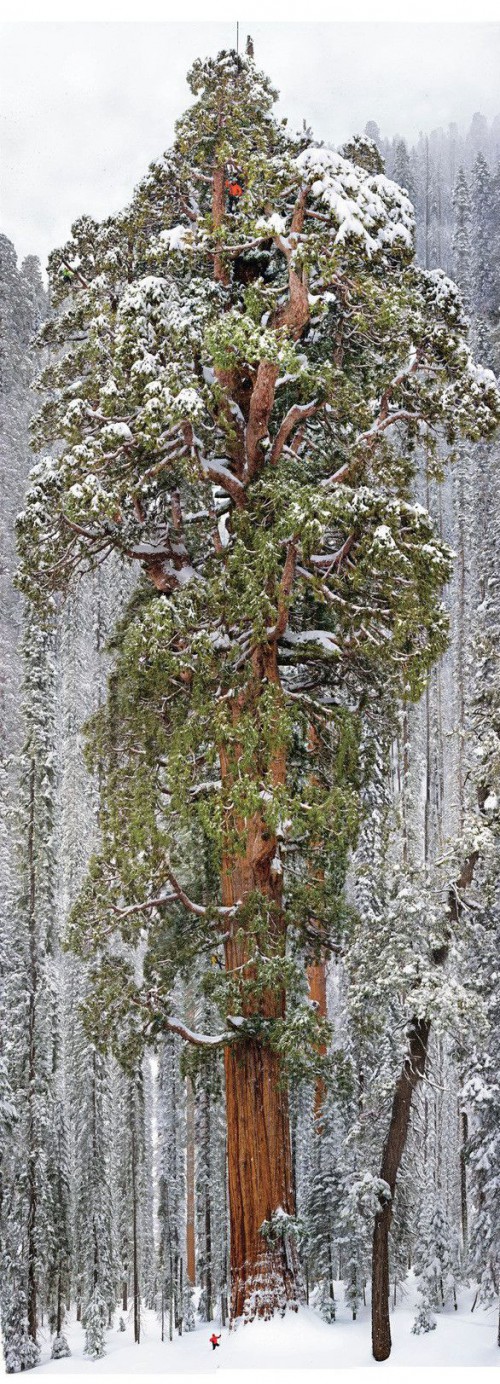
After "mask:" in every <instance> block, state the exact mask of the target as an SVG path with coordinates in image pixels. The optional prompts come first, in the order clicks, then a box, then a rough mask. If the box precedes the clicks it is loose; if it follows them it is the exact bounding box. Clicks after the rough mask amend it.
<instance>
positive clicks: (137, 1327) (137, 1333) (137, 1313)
mask: <svg viewBox="0 0 500 1384" xmlns="http://www.w3.org/2000/svg"><path fill="white" fill-rule="evenodd" d="M134 1118H135V1092H134V1109H133V1111H132V1121H133V1120H134ZM131 1152H132V1236H133V1272H134V1341H135V1342H136V1344H137V1345H139V1342H140V1339H141V1309H140V1289H139V1247H138V1243H137V1164H136V1141H135V1129H134V1125H133V1123H132V1150H131Z"/></svg>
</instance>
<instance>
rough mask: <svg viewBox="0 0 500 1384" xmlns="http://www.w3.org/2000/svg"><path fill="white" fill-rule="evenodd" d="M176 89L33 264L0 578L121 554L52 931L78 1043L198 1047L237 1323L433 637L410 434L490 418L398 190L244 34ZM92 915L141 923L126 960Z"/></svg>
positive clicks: (281, 1182) (455, 316)
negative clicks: (318, 992) (92, 826)
mask: <svg viewBox="0 0 500 1384" xmlns="http://www.w3.org/2000/svg"><path fill="white" fill-rule="evenodd" d="M189 81H190V86H191V90H192V93H193V95H194V96H195V98H197V99H196V100H195V101H194V103H193V105H192V106H191V107H190V108H189V110H188V111H187V113H186V115H185V116H184V117H183V118H182V119H181V120H180V121H179V122H178V125H177V135H176V142H175V145H174V147H173V149H172V151H170V152H169V153H168V154H167V155H166V156H165V159H164V160H163V162H161V163H159V164H157V165H155V166H153V168H152V169H151V170H150V174H149V176H148V177H147V178H146V179H145V181H144V183H143V184H142V185H141V187H140V188H139V189H138V191H137V194H136V196H135V198H134V200H133V202H132V204H131V206H130V207H129V208H128V209H127V210H126V211H125V212H124V213H123V214H122V215H121V216H118V217H115V218H111V219H110V220H108V221H107V222H104V223H103V224H102V225H98V224H97V223H96V222H94V221H92V220H91V218H88V217H83V218H81V219H80V221H79V222H77V223H76V224H75V226H74V227H73V233H72V238H71V240H70V241H69V243H68V244H67V245H66V246H65V247H64V248H63V249H62V250H61V251H56V252H54V254H53V256H52V257H51V266H50V269H51V283H52V291H53V297H54V302H55V304H56V307H57V306H58V311H56V314H55V316H54V317H53V318H52V319H51V321H50V323H49V324H48V327H47V330H46V331H45V333H44V336H43V340H44V344H45V346H50V347H53V348H54V350H53V357H52V361H51V364H50V365H49V367H48V368H47V369H46V370H45V372H44V375H43V387H44V388H45V390H46V391H47V393H46V397H45V401H44V403H43V406H42V410H41V414H40V418H39V422H38V427H37V430H36V434H35V438H36V445H37V446H38V447H40V448H41V447H43V446H47V445H49V446H50V447H51V448H53V449H54V448H55V450H54V451H53V454H52V456H51V457H50V458H45V459H43V460H42V461H41V462H40V464H39V465H38V466H37V467H36V468H35V471H34V472H33V474H32V482H31V487H30V491H29V494H28V497H27V502H26V506H25V510H24V513H23V515H22V516H21V518H20V521H19V542H20V547H21V551H22V555H23V572H22V576H21V583H22V585H23V587H24V589H25V590H26V592H27V593H29V595H30V597H31V598H32V599H33V600H35V601H39V600H40V599H43V598H45V600H46V599H47V597H49V599H50V595H51V592H53V591H54V590H55V589H59V588H60V587H63V588H64V587H65V586H66V585H67V583H68V582H69V581H70V580H71V579H72V578H74V577H75V576H77V575H78V574H79V573H80V572H81V571H82V569H86V568H88V567H89V566H90V567H92V566H95V565H97V564H99V563H100V562H101V561H102V560H103V558H104V557H105V556H106V555H107V554H108V553H110V552H115V553H117V554H118V555H119V556H120V557H121V558H122V559H123V561H125V562H127V563H128V562H134V563H137V564H138V565H139V566H140V568H142V571H143V574H144V579H143V581H142V582H141V584H140V586H139V588H138V591H137V594H136V598H135V599H134V601H132V602H131V604H130V607H129V610H128V614H127V617H126V618H125V619H124V620H123V622H122V625H121V629H120V631H119V634H118V636H117V639H116V642H115V654H116V663H115V671H114V674H113V677H112V680H111V684H110V697H109V703H108V707H107V708H106V709H105V710H103V712H102V713H101V714H100V715H98V716H97V717H96V718H95V719H94V722H93V726H92V727H91V730H90V732H89V757H90V761H91V762H93V763H94V764H95V765H97V764H98V765H99V768H100V773H101V775H102V783H103V796H102V812H101V831H102V845H101V848H100V850H99V852H98V853H97V854H96V856H95V858H94V860H93V862H92V865H91V869H90V872H89V876H88V880H87V883H86V886H85V889H84V891H83V893H82V896H81V900H80V903H79V906H78V908H77V909H76V910H75V912H74V915H73V920H72V942H73V945H74V947H75V949H76V950H79V951H80V952H81V953H82V954H85V955H87V954H88V952H89V950H90V951H91V952H93V953H94V954H95V955H96V957H99V960H98V962H96V966H95V975H94V984H95V990H94V1004H93V1005H92V1000H91V999H90V998H89V1002H88V1003H87V1024H88V1027H89V1029H90V1031H94V1033H95V1035H96V1037H97V1035H98V1039H99V1042H102V1041H103V1039H105V1038H109V1040H110V1041H111V1042H112V1043H113V1045H114V1047H115V1050H116V1051H117V1052H118V1051H120V1052H121V1053H122V1055H123V1053H125V1055H126V1056H127V1057H128V1059H129V1060H131V1058H132V1057H133V1054H134V1051H135V1050H137V1049H138V1048H139V1047H140V1044H141V1043H142V1041H143V1040H144V1038H146V1039H154V1038H155V1037H156V1036H157V1035H158V1034H161V1033H165V1032H166V1031H170V1032H174V1033H178V1034H179V1035H180V1036H181V1037H182V1038H183V1039H184V1041H185V1042H186V1043H187V1044H189V1045H191V1047H192V1048H193V1049H194V1050H195V1051H196V1050H198V1052H199V1053H201V1054H202V1053H203V1051H205V1050H209V1051H213V1049H214V1047H217V1046H219V1047H221V1048H223V1050H224V1062H225V1083H226V1100H227V1148H228V1169H229V1205H230V1240H231V1269H232V1290H231V1291H232V1313H233V1316H236V1317H238V1316H240V1315H241V1314H242V1313H245V1315H246V1316H250V1317H251V1316H253V1315H255V1314H256V1313H257V1314H258V1313H262V1314H263V1315H269V1314H270V1313H271V1312H272V1311H273V1310H275V1308H277V1307H279V1308H280V1309H284V1307H285V1305H286V1303H287V1302H291V1303H292V1304H296V1302H297V1300H298V1296H299V1295H300V1284H299V1275H298V1264H297V1253H296V1248H295V1244H296V1237H295V1235H294V1233H293V1216H294V1209H295V1208H294V1194H293V1185H292V1167H291V1148H290V1137H289V1112H288V1100H287V1092H286V1082H287V1078H289V1077H290V1075H294V1076H297V1075H298V1074H301V1073H302V1072H303V1071H305V1070H307V1071H308V1072H310V1071H311V1070H313V1069H314V1063H315V1062H316V1063H317V1062H318V1053H319V1051H320V1050H321V1046H322V1043H323V1042H324V1037H325V1032H324V1025H323V1026H322V1023H321V1022H319V1021H318V1018H317V1016H316V1014H315V1011H314V1010H313V1009H312V1007H311V1006H310V1005H309V1004H308V1002H307V995H306V992H305V979H304V962H305V961H307V958H308V955H309V956H311V955H312V956H314V955H315V954H317V949H318V940H321V935H322V934H323V936H324V938H325V940H326V941H328V940H331V938H332V936H334V937H335V936H338V935H339V933H342V930H343V928H344V925H345V914H344V911H343V904H342V891H343V882H344V875H345V868H346V860H347V854H348V851H349V848H350V847H351V845H352V843H353V841H354V839H355V835H356V828H357V815H358V794H359V773H358V761H357V745H358V743H359V736H360V728H361V725H362V722H363V711H364V708H365V706H366V704H367V701H370V699H373V698H374V697H376V696H377V695H378V694H379V693H380V691H381V688H382V687H384V688H385V691H386V695H387V696H388V697H393V698H394V699H395V700H397V699H398V698H410V699H411V698H412V697H413V698H416V697H418V696H419V695H420V692H421V690H422V688H423V686H424V684H425V679H426V676H427V673H428V670H429V668H430V667H431V665H432V662H433V661H434V659H435V658H436V657H437V656H438V655H439V653H440V652H441V651H442V650H443V648H444V647H445V643H446V620H445V618H444V615H443V612H442V610H441V607H440V604H439V593H440V590H441V587H442V583H443V581H445V580H446V578H447V576H448V574H449V571H450V554H449V552H448V550H447V549H446V547H445V545H443V544H442V543H441V542H440V541H439V540H438V538H437V537H436V534H435V533H434V530H433V526H432V523H431V522H430V520H429V518H428V516H427V515H426V513H425V511H424V510H423V509H422V507H421V506H418V505H415V504H413V503H412V502H411V500H410V491H409V487H410V484H411V478H412V474H413V469H414V452H415V445H416V443H417V441H418V440H419V439H421V438H422V437H425V438H426V440H427V441H428V444H429V447H430V449H431V451H432V449H433V447H434V446H435V439H436V437H437V435H438V434H439V431H440V430H444V433H445V436H446V438H447V441H448V443H449V444H452V443H453V442H454V440H455V438H456V436H457V430H460V429H461V430H463V431H464V432H465V434H466V435H467V436H469V437H471V438H477V437H479V436H480V435H482V434H483V433H484V434H485V435H489V434H490V433H491V432H492V431H493V429H494V428H495V427H496V425H497V421H498V417H499V414H500V401H499V397H498V394H497V391H496V387H495V382H494V379H493V377H492V376H491V375H489V374H488V373H487V372H485V371H483V370H480V369H477V368H476V367H475V365H474V363H473V360H472V357H471V355H470V352H469V350H468V347H467V344H466V339H465V337H466V327H465V322H464V319H463V315H462V309H461V305H460V300H459V296H458V294H457V291H456V290H455V288H454V286H453V285H452V284H451V283H450V282H449V280H447V279H446V278H445V276H444V275H443V274H441V273H439V272H438V271H433V272H432V273H427V274H426V273H425V272H423V271H421V270H419V269H418V268H417V267H416V265H415V263H414V257H413V241H412V232H413V222H412V208H411V205H410V203H409V201H408V199H407V198H406V196H405V195H404V194H403V193H402V192H401V191H400V190H399V189H398V188H397V186H396V185H395V184H393V183H391V182H390V181H389V180H387V179H386V178H385V177H384V175H383V174H381V173H379V172H375V173H374V172H372V171H369V170H367V169H366V168H365V167H364V166H360V165H359V163H352V162H350V161H348V160H347V159H345V158H343V157H342V156H341V155H337V154H335V153H333V152H332V151H330V150H327V149H324V148H321V147H317V146H315V145H314V144H313V143H312V139H311V137H310V135H309V134H308V133H307V134H305V135H304V138H303V140H302V141H297V140H293V139H292V138H291V137H290V136H289V135H288V134H287V132H286V129H285V127H284V126H283V125H279V124H278V123H277V122H276V121H275V120H274V119H273V116H272V104H273V99H274V95H275V93H274V92H273V89H272V87H271V85H270V83H269V82H268V80H267V78H265V77H264V76H263V75H262V74H261V73H259V72H258V70H257V69H256V67H255V64H254V62H253V59H252V58H251V57H250V56H246V57H244V58H243V57H241V56H238V55H237V54H236V53H234V52H229V53H221V54H220V55H219V56H218V58H217V59H215V60H209V61H207V62H206V63H201V62H197V63H195V65H194V67H193V69H192V71H191V73H190V77H189ZM235 165H236V168H237V171H240V170H241V171H240V173H239V175H240V177H241V180H242V183H241V185H242V193H241V196H239V197H238V199H237V204H236V206H235V205H232V203H234V198H231V199H230V200H229V199H228V198H227V197H226V186H225V185H226V182H227V181H229V177H228V175H229V176H231V177H232V176H234V168H235ZM55 444H57V446H55ZM59 444H61V445H59ZM311 725H313V726H314V728H315V730H316V732H317V734H318V739H319V740H320V741H321V744H322V746H323V747H324V748H325V751H326V754H325V756H324V758H323V761H322V764H321V766H320V773H319V774H316V773H314V775H312V774H311V766H310V759H308V754H307V746H308V735H309V730H310V727H311ZM186 837H187V838H188V839H189V841H190V851H191V854H192V850H193V847H195V848H198V850H200V851H203V852H204V859H205V861H206V867H207V868H206V880H205V886H204V890H203V895H204V902H202V901H201V898H199V897H198V898H196V897H193V896H192V893H189V892H188V882H187V879H186V869H187V864H188V860H187V855H186V852H184V851H183V848H182V841H183V839H186ZM313 874H314V881H313V882H312V875H313ZM188 878H189V876H188ZM194 892H197V891H196V890H195V891H194ZM113 928H114V929H115V930H116V932H117V933H121V939H122V941H124V942H125V943H127V945H128V944H129V943H131V942H133V941H134V940H136V939H137V938H138V937H139V936H140V934H141V933H142V930H143V929H144V928H147V929H148V949H147V953H146V956H145V958H144V966H143V978H144V979H143V984H141V982H140V981H139V982H138V980H137V974H136V971H135V969H134V967H133V965H131V964H129V962H128V960H127V957H126V954H125V953H124V951H123V949H122V950H120V949H118V948H116V947H115V946H114V945H113V942H112V941H111V942H110V940H109V939H110V934H111V933H112V931H113ZM214 952H215V954H216V955H218V957H219V959H220V960H221V967H220V968H219V967H218V966H217V967H209V968H207V970H206V972H205V973H204V975H203V980H202V985H203V989H204V990H205V992H206V993H207V994H209V995H210V996H211V997H212V999H213V1000H214V1002H215V1003H216V1004H217V1006H218V1008H219V1011H220V1014H221V1019H222V1024H221V1029H220V1030H219V1032H218V1033H217V1034H204V1033H197V1032H193V1031H192V1030H191V1029H190V1028H189V1026H188V1025H187V1024H186V1022H185V1021H184V1020H183V1018H182V1016H181V1017H178V1016H177V1015H176V1014H175V1012H173V1010H172V991H173V987H174V984H175V980H176V976H177V975H178V974H184V975H185V974H187V973H188V971H189V968H190V967H191V965H192V960H193V957H195V956H196V957H203V956H206V955H207V953H208V954H210V953H214ZM125 1030H126V1031H125ZM250 1169H251V1175H250V1171H249V1170H250ZM263 1227H267V1230H266V1232H265V1233H263Z"/></svg>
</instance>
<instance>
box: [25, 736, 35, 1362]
mask: <svg viewBox="0 0 500 1384" xmlns="http://www.w3.org/2000/svg"><path fill="white" fill-rule="evenodd" d="M35 776H36V765H35V760H34V759H32V760H31V764H30V781H29V782H30V788H29V794H30V797H29V826H28V870H29V966H30V976H29V985H30V990H29V1008H28V1225H27V1232H28V1246H27V1251H28V1294H27V1296H28V1303H27V1307H28V1334H29V1336H30V1337H31V1340H32V1341H36V1330H37V1281H36V1219H37V1185H36V1178H37V1168H36V1155H35V1082H36V1035H35V1021H36V992H37V986H38V969H37V955H36V935H35V930H36V924H35V908H36V866H35V781H36V777H35Z"/></svg>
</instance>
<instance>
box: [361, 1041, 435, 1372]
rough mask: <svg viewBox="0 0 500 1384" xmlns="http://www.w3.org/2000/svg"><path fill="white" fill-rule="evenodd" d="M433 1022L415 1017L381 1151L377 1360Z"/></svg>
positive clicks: (383, 1352) (381, 1355) (386, 1346)
mask: <svg viewBox="0 0 500 1384" xmlns="http://www.w3.org/2000/svg"><path fill="white" fill-rule="evenodd" d="M429 1031H430V1023H429V1022H428V1021H427V1020H415V1021H414V1023H413V1025H412V1028H411V1032H410V1036H409V1046H410V1051H409V1055H408V1057H407V1059H406V1061H405V1064H404V1067H403V1070H402V1072H401V1075H400V1076H399V1077H398V1080H397V1082H396V1089H395V1092H394V1099H393V1102H392V1111H391V1119H390V1124H389V1130H388V1133H387V1138H386V1141H385V1144H384V1149H383V1153H382V1164H381V1168H380V1176H381V1178H383V1179H384V1182H387V1183H388V1184H389V1188H390V1192H391V1200H390V1201H389V1200H388V1201H386V1202H385V1203H384V1205H383V1206H382V1207H381V1210H380V1211H379V1212H377V1215H376V1217H375V1229H374V1232H373V1259H372V1349H373V1354H374V1357H375V1360H387V1359H388V1358H389V1355H390V1353H391V1344H392V1343H391V1326H390V1319H389V1230H390V1228H391V1220H392V1199H393V1197H394V1193H395V1190H396V1178H397V1175H398V1171H399V1165H400V1162H401V1158H402V1156H403V1152H404V1147H405V1144H406V1138H407V1134H408V1129H409V1124H410V1111H411V1102H412V1096H413V1092H414V1090H415V1087H416V1086H417V1085H418V1082H419V1081H420V1079H421V1077H422V1076H423V1074H424V1071H425V1059H426V1056H427V1044H428V1041H429Z"/></svg>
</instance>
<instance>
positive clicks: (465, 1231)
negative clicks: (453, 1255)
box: [459, 1109, 469, 1262]
mask: <svg viewBox="0 0 500 1384" xmlns="http://www.w3.org/2000/svg"><path fill="white" fill-rule="evenodd" d="M459 1121H460V1134H461V1143H460V1209H461V1214H462V1253H463V1258H464V1262H465V1260H466V1258H467V1249H468V1244H469V1217H468V1207H467V1165H466V1162H465V1150H466V1147H467V1140H468V1138H469V1122H468V1119H467V1111H466V1110H460V1109H459Z"/></svg>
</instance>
